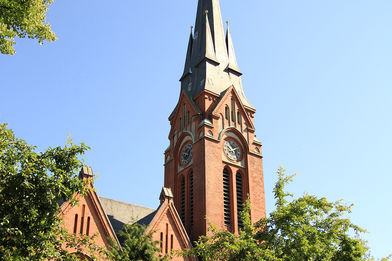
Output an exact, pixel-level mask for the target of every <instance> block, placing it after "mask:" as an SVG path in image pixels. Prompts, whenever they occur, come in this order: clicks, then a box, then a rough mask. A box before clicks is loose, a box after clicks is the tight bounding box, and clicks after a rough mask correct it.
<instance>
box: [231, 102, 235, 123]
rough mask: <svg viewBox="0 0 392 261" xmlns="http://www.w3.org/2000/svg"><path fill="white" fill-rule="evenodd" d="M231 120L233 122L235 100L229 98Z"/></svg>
mask: <svg viewBox="0 0 392 261" xmlns="http://www.w3.org/2000/svg"><path fill="white" fill-rule="evenodd" d="M231 120H232V121H233V122H234V123H235V101H234V98H231Z"/></svg>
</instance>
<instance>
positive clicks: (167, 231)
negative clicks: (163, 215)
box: [165, 223, 169, 254]
mask: <svg viewBox="0 0 392 261" xmlns="http://www.w3.org/2000/svg"><path fill="white" fill-rule="evenodd" d="M165 241H166V242H165V254H167V252H168V246H169V242H168V241H169V224H167V223H166V240H165Z"/></svg>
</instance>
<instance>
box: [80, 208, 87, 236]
mask: <svg viewBox="0 0 392 261" xmlns="http://www.w3.org/2000/svg"><path fill="white" fill-rule="evenodd" d="M85 211H86V205H83V206H82V216H81V217H80V234H83V226H84V213H85Z"/></svg>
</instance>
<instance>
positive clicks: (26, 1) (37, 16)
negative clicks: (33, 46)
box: [0, 0, 56, 55]
mask: <svg viewBox="0 0 392 261" xmlns="http://www.w3.org/2000/svg"><path fill="white" fill-rule="evenodd" d="M52 3H53V0H23V1H22V0H0V52H1V53H2V54H11V55H12V54H14V53H15V49H14V45H15V40H14V39H15V37H19V38H25V37H28V38H31V39H38V42H39V44H43V42H44V41H45V40H47V41H54V40H56V36H55V34H54V33H53V32H52V30H51V28H50V25H49V24H47V23H46V12H47V11H48V8H49V6H50V4H52Z"/></svg>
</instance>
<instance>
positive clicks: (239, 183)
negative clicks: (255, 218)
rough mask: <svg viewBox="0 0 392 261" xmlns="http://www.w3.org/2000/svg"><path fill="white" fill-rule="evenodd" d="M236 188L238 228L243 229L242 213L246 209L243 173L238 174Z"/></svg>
mask: <svg viewBox="0 0 392 261" xmlns="http://www.w3.org/2000/svg"><path fill="white" fill-rule="evenodd" d="M236 189H237V215H238V229H239V230H241V229H242V228H243V227H244V224H243V223H242V220H241V216H240V213H241V211H242V210H243V209H244V207H243V204H244V202H243V192H242V176H241V173H239V172H238V173H237V175H236Z"/></svg>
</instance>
